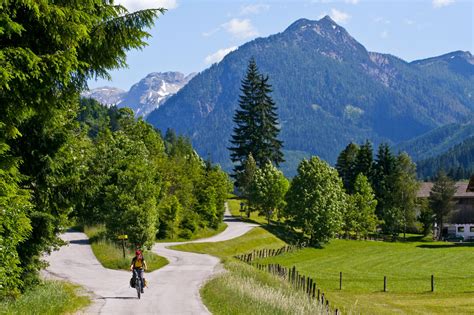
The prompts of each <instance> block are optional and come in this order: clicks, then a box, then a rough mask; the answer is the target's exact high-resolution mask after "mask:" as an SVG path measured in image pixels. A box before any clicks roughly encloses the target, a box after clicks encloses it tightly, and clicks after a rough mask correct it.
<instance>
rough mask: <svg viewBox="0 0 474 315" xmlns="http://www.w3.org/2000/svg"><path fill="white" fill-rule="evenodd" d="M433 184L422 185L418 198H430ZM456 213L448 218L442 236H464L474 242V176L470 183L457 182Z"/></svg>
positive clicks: (455, 194) (455, 195)
mask: <svg viewBox="0 0 474 315" xmlns="http://www.w3.org/2000/svg"><path fill="white" fill-rule="evenodd" d="M431 188H433V183H422V184H421V186H420V189H419V190H418V194H417V197H418V198H428V197H429V196H430V191H431ZM456 188H457V189H456V192H455V193H454V201H455V202H456V205H455V209H454V211H453V212H452V213H451V214H450V215H449V216H448V217H447V218H446V224H444V225H443V231H442V235H443V236H446V235H454V234H455V235H457V236H463V237H464V239H465V240H474V176H472V177H471V180H470V181H469V183H468V182H457V183H456Z"/></svg>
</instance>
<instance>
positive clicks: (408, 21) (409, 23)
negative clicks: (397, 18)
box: [403, 19, 415, 25]
mask: <svg viewBox="0 0 474 315" xmlns="http://www.w3.org/2000/svg"><path fill="white" fill-rule="evenodd" d="M403 22H404V23H405V24H406V25H413V24H415V21H413V20H409V19H405V20H404V21H403Z"/></svg>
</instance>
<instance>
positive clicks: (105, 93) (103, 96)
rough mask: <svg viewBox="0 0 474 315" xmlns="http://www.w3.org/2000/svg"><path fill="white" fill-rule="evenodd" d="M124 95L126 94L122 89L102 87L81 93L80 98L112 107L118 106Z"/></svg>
mask: <svg viewBox="0 0 474 315" xmlns="http://www.w3.org/2000/svg"><path fill="white" fill-rule="evenodd" d="M125 94H126V92H125V91H124V90H122V89H118V88H114V87H109V86H104V87H100V88H95V89H92V90H89V91H86V92H84V93H82V94H81V96H82V97H85V98H93V99H95V100H96V101H98V102H99V103H101V104H103V105H106V106H112V105H117V104H119V103H120V102H121V101H122V99H123V97H124V96H125Z"/></svg>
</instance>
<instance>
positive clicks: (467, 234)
mask: <svg viewBox="0 0 474 315" xmlns="http://www.w3.org/2000/svg"><path fill="white" fill-rule="evenodd" d="M447 228H448V233H449V234H456V235H459V236H464V240H466V241H467V240H472V239H474V223H472V224H447Z"/></svg>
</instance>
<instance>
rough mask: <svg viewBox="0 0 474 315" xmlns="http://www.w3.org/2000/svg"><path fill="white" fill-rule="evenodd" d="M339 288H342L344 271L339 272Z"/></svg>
mask: <svg viewBox="0 0 474 315" xmlns="http://www.w3.org/2000/svg"><path fill="white" fill-rule="evenodd" d="M339 290H342V271H341V272H339Z"/></svg>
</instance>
